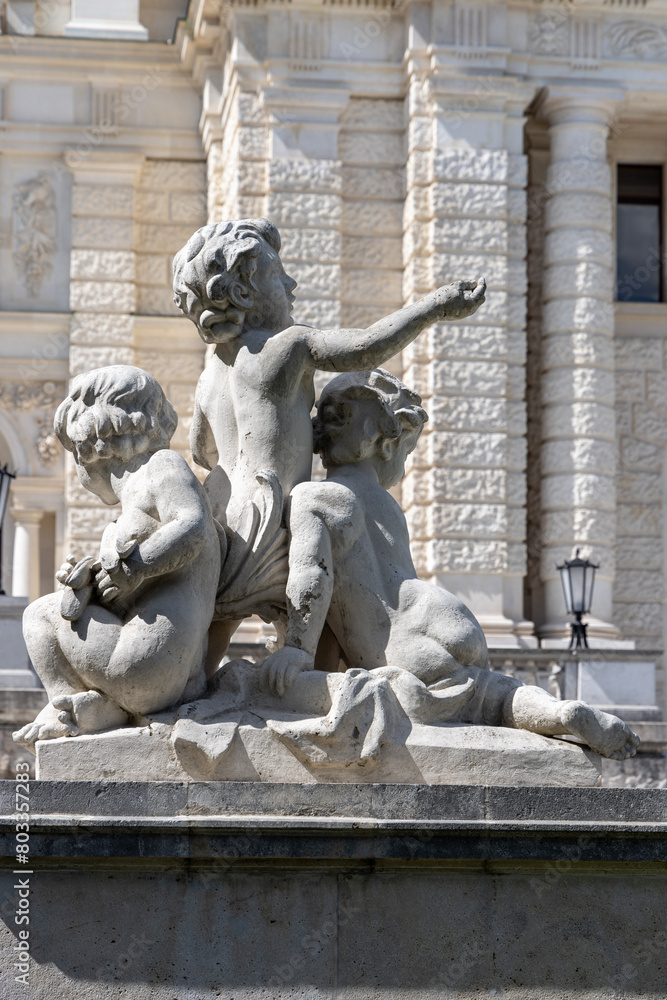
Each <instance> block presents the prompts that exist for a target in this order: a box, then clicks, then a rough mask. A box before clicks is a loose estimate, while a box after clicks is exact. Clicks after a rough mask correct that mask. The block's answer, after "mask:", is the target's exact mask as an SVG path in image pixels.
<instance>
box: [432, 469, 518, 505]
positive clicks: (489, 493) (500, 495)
mask: <svg viewBox="0 0 667 1000" xmlns="http://www.w3.org/2000/svg"><path fill="white" fill-rule="evenodd" d="M431 476H432V480H433V496H434V498H435V499H437V500H441V501H444V500H475V501H480V502H484V501H487V502H488V501H495V502H497V501H499V500H504V499H505V491H506V488H507V478H508V474H507V473H506V472H505V470H504V469H433V470H431Z"/></svg>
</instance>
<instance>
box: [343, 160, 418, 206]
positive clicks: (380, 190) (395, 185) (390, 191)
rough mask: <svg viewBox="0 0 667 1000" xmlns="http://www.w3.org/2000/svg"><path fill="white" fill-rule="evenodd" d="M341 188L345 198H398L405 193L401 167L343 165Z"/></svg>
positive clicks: (403, 173)
mask: <svg viewBox="0 0 667 1000" xmlns="http://www.w3.org/2000/svg"><path fill="white" fill-rule="evenodd" d="M342 190H343V193H344V196H345V197H346V198H363V199H373V198H380V199H383V200H387V199H392V200H394V199H396V200H398V199H400V198H403V197H404V195H405V171H404V170H403V169H402V168H401V167H347V166H345V167H343V172H342Z"/></svg>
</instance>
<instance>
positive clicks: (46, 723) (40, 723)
mask: <svg viewBox="0 0 667 1000" xmlns="http://www.w3.org/2000/svg"><path fill="white" fill-rule="evenodd" d="M56 700H58V699H56ZM78 734H79V729H78V727H77V725H76V723H75V722H74V720H73V719H72V717H71V716H67V717H66V718H63V713H62V712H60V711H59V710H58V708H56V706H55V705H54V704H52V703H51V702H49V704H48V705H47V706H46V707H45V708H43V709H42V711H41V712H40V713H39V715H38V716H37V718H36V719H35V720H34V721H33V722H29V723H28V724H27V725H26V726H23V728H22V729H19V730H17V731H16V732H15V733H12V736H13V739H14V741H15V742H16V743H20V744H21V745H22V746H24V747H26V748H27V749H28V750H30V752H31V753H34V752H35V743H36V742H37V740H57V739H58V737H60V736H78Z"/></svg>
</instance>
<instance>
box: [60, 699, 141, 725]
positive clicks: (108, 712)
mask: <svg viewBox="0 0 667 1000" xmlns="http://www.w3.org/2000/svg"><path fill="white" fill-rule="evenodd" d="M53 705H54V707H55V708H57V709H59V710H60V711H59V714H58V718H59V719H60V721H61V722H63V723H64V724H67V722H68V721H70V722H71V723H72V724H73V725H74V726H75V727H76V728H77V730H78V732H80V733H101V732H103V731H104V730H105V729H116V728H118V727H119V726H125V725H127V723H128V721H129V717H128V714H127V712H125V711H124V710H123V709H122V708H121V707H120V706H119V705H116V703H115V702H113V701H110V700H109V698H107V697H106V695H103V694H100V692H99V691H79V692H78V693H77V694H65V695H61V697H59V698H54V699H53Z"/></svg>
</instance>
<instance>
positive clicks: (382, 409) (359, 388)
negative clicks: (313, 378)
mask: <svg viewBox="0 0 667 1000" xmlns="http://www.w3.org/2000/svg"><path fill="white" fill-rule="evenodd" d="M420 404H421V396H419V395H417V393H416V392H412V390H411V389H408V387H407V386H406V385H404V384H403V382H401V380H400V379H399V378H397V377H396V376H395V375H392V374H391V372H388V371H386V370H385V369H384V368H376V369H375V371H371V372H350V373H348V374H345V375H338V376H337V378H334V379H332V380H331V382H329V383H328V384H327V385H326V386H325V387H324V389H323V391H322V395H321V396H320V398H319V400H318V402H317V414H316V416H315V417H314V418H313V451H314V452H316V453H317V454H319V455H321V456H322V464H323V465H324V467H325V468H327V469H330V468H335V467H336V466H338V465H346V464H348V463H351V462H360V461H361V460H362V459H363V458H364V457H365V455H366V454H367V453H368V446H369V445H372V444H375V443H376V442H377V441H383V440H385V439H387V438H389V439H395V438H399V437H401V435H402V434H405V433H410V434H414V439H415V440H414V444H416V443H417V438H418V437H419V434H420V433H421V430H422V428H423V426H424V424H425V423H426V421H427V420H428V414H427V413H426V410H424V409H423V407H422V406H421V405H420ZM413 447H414V445H413Z"/></svg>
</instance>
